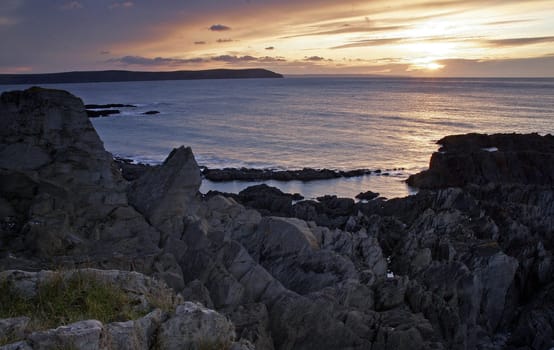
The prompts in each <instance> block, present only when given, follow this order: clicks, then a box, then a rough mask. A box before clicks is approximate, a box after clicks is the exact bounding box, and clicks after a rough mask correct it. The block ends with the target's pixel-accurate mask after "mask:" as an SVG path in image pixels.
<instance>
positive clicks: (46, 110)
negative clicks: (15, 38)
mask: <svg viewBox="0 0 554 350" xmlns="http://www.w3.org/2000/svg"><path fill="white" fill-rule="evenodd" d="M0 110H1V111H2V116H3V118H2V120H1V121H0V129H1V131H0V153H2V154H3V155H2V156H1V157H0V159H2V161H0V162H1V164H0V183H2V185H0V198H3V200H2V202H3V203H4V207H5V208H6V207H7V208H8V209H5V210H8V211H11V213H9V214H8V215H9V216H7V217H4V220H12V221H8V222H13V225H11V226H10V227H11V229H10V230H9V231H7V232H6V231H3V232H5V233H3V234H2V237H0V241H3V242H5V243H6V246H5V247H6V248H7V249H9V250H10V251H12V252H20V254H21V253H23V254H27V255H33V256H38V257H42V258H47V257H48V258H52V257H53V256H56V255H89V256H94V255H97V254H98V255H102V256H103V257H102V259H104V258H105V257H106V256H107V255H110V254H107V253H106V252H108V251H111V252H114V253H115V252H117V254H123V255H127V256H129V255H133V256H134V257H138V256H144V255H148V254H155V253H156V252H157V250H158V248H157V241H158V234H157V232H156V231H155V230H153V229H152V228H151V227H150V226H149V225H148V224H147V222H146V221H145V220H144V218H143V217H142V216H141V215H140V214H139V213H137V212H136V211H134V210H133V209H132V208H128V204H127V196H126V193H125V182H124V181H123V179H122V178H121V175H120V174H119V172H117V170H116V169H115V168H114V167H113V163H112V157H111V155H110V154H109V153H108V152H106V151H105V150H104V147H103V144H102V141H100V138H99V137H98V135H97V134H96V132H95V130H94V128H93V126H92V124H91V123H90V121H89V120H88V118H87V116H86V113H85V110H84V106H83V103H82V101H81V100H80V99H78V98H76V97H74V96H72V95H71V94H69V93H67V92H64V91H59V90H46V89H41V88H31V89H28V90H25V91H15V92H6V93H3V94H2V96H1V97H0ZM8 154H9V156H8ZM6 202H7V203H6ZM123 212H125V214H123ZM121 214H123V216H124V220H126V224H125V225H121V223H122V221H120V219H121V218H122V217H121ZM7 218H8V219H7ZM9 218H11V219H9ZM5 234H7V236H4V235H5ZM139 242H140V243H139ZM107 246H109V247H110V249H109V250H108V249H107ZM6 248H5V249H6ZM129 259H131V258H129ZM88 260H89V261H94V260H96V259H95V258H92V257H89V259H88Z"/></svg>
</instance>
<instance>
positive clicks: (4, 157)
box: [0, 89, 554, 350]
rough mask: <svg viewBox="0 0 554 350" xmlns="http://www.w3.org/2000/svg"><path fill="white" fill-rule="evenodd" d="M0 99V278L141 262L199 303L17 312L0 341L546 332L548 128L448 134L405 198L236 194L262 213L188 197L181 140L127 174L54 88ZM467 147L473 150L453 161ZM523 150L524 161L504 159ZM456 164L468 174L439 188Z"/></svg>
mask: <svg viewBox="0 0 554 350" xmlns="http://www.w3.org/2000/svg"><path fill="white" fill-rule="evenodd" d="M0 111H1V112H2V116H4V114H5V115H6V118H3V119H2V120H1V121H0V155H1V157H0V279H2V278H4V279H7V280H9V281H10V283H13V284H15V285H16V286H17V290H18V291H19V292H20V293H21V294H22V295H28V296H32V295H34V293H36V288H37V284H39V283H40V281H42V280H44V279H47V278H50V276H51V273H49V272H39V273H34V272H25V271H3V270H8V269H10V268H13V267H14V266H17V267H22V268H24V269H26V270H40V269H41V268H43V267H44V266H45V265H46V266H48V265H62V266H63V265H70V266H75V265H80V264H89V265H90V266H94V267H101V268H102V269H114V268H117V269H119V270H138V271H142V272H145V273H147V274H149V275H151V276H153V277H154V278H157V279H162V280H164V281H166V282H167V284H169V285H170V286H171V287H172V288H173V289H174V290H176V291H182V294H183V296H184V297H186V298H187V299H188V300H194V301H196V302H202V303H204V304H205V305H204V306H202V305H200V304H196V303H193V302H188V303H185V304H182V305H181V306H179V307H178V308H177V311H176V312H174V313H168V312H162V311H160V310H153V311H152V312H150V313H149V314H148V315H146V316H144V317H142V318H140V319H138V320H134V321H127V322H119V323H111V324H105V325H104V324H99V323H98V322H97V321H83V322H80V323H77V324H73V325H68V326H65V328H58V329H56V330H49V331H42V332H34V333H33V332H31V333H30V334H29V332H27V331H26V330H25V329H26V326H25V324H26V323H25V322H26V320H25V319H9V320H2V321H1V322H0V336H1V334H2V333H1V332H12V333H14V334H21V333H23V341H20V342H18V343H13V344H10V345H7V346H5V347H4V348H5V349H16V348H21V349H31V348H39V346H42V345H37V344H38V343H39V342H42V343H44V344H51V345H52V346H61V347H68V346H69V347H71V346H77V347H78V348H94V349H96V348H98V349H100V348H102V349H115V348H118V349H119V348H123V349H124V348H133V349H134V348H138V349H141V348H144V349H151V348H164V349H165V348H167V349H173V348H187V347H188V348H193V349H194V348H202V347H218V346H225V347H228V348H230V349H253V348H254V347H256V348H263V349H272V348H274V349H369V348H371V349H374V350H377V349H460V350H462V349H467V350H469V349H500V348H521V349H549V348H550V347H552V346H553V344H552V334H553V331H552V330H553V329H554V324H553V322H552V320H553V319H554V317H553V316H552V295H553V293H552V283H553V282H554V278H553V275H554V265H553V262H552V249H553V247H554V240H553V237H554V191H553V188H552V183H553V182H554V181H552V180H551V179H552V174H551V169H550V168H549V165H548V164H551V163H552V162H550V161H548V162H545V160H548V159H547V158H548V157H549V155H548V154H550V153H552V149H553V147H551V146H549V145H550V144H551V137H542V136H538V135H531V136H528V135H527V136H524V137H516V136H513V135H512V136H510V135H508V136H494V137H481V136H471V137H468V136H466V137H461V138H458V137H453V138H446V139H444V140H442V141H443V142H444V146H445V147H446V148H447V153H446V155H441V156H436V157H439V158H440V157H442V158H441V159H442V160H439V161H437V162H438V163H436V164H438V165H439V166H438V167H436V168H435V167H432V168H434V169H435V170H437V169H439V170H441V171H440V172H439V173H440V174H439V175H437V174H435V175H437V176H438V177H435V175H433V176H431V177H428V176H427V175H425V176H424V178H425V180H424V181H430V183H432V186H430V187H433V188H435V187H436V188H440V189H439V190H437V191H420V192H419V193H418V194H417V195H415V196H410V197H407V198H404V199H394V200H389V201H385V200H379V199H375V200H371V201H368V202H366V203H354V202H353V200H351V199H345V198H336V197H333V196H326V197H321V198H320V199H319V202H315V201H304V202H299V203H296V204H294V205H292V204H291V199H292V198H293V197H292V196H290V195H287V194H283V193H278V192H276V191H274V190H273V189H270V188H266V187H255V188H251V189H250V190H249V191H247V193H246V194H247V195H248V198H251V199H253V200H254V202H256V203H258V204H259V205H260V206H262V207H263V208H262V212H263V214H264V215H268V214H271V215H283V216H296V217H297V218H290V217H277V216H262V215H261V214H262V213H260V212H258V211H256V210H253V209H247V208H245V207H244V206H242V205H241V204H239V203H238V202H237V200H241V198H240V196H234V198H227V197H223V196H220V195H213V194H212V195H210V196H207V198H201V197H200V196H199V195H198V188H199V185H200V181H201V178H200V171H199V169H198V166H197V164H196V161H195V160H194V156H193V154H192V151H191V150H190V149H189V148H184V147H181V148H178V149H176V150H174V151H173V152H172V153H171V154H170V155H169V157H168V158H167V159H166V161H165V162H164V164H163V165H162V166H159V167H145V168H144V169H142V170H141V171H140V172H141V175H140V176H139V177H134V180H133V181H132V182H130V183H129V182H126V181H124V180H123V179H122V178H121V174H120V173H119V171H117V169H116V168H114V166H113V162H112V160H111V156H110V155H109V154H108V153H107V152H106V151H105V150H104V149H103V146H102V144H101V142H100V140H99V139H98V136H97V135H96V134H95V132H94V130H93V129H92V126H91V124H90V123H89V122H88V120H87V119H86V115H85V112H84V108H83V106H82V103H81V101H80V100H79V99H77V98H75V97H73V96H71V95H69V94H67V93H64V92H60V91H51V90H43V89H30V90H27V91H25V92H15V93H6V94H3V95H2V97H1V98H0ZM468 140H469V141H468ZM491 140H492V141H494V142H493V143H490V142H492V141H491ZM489 141H490V142H489ZM488 147H497V148H498V151H494V152H490V151H491V149H488V150H483V149H482V148H488ZM537 149H542V150H541V151H540V152H539V151H537ZM520 151H521V152H520ZM464 152H465V153H467V152H470V153H471V154H472V156H471V157H470V158H471V159H472V161H473V163H472V165H471V164H470V165H469V166H467V167H466V168H463V169H462V168H461V165H463V164H462V161H463V160H464V159H466V158H464V157H458V155H460V154H465V153H464ZM522 152H523V153H522ZM526 152H527V153H526ZM522 154H524V155H525V156H526V155H528V154H530V155H532V157H530V158H529V159H527V160H526V159H525V157H523V158H521V157H520V158H521V159H520V158H518V163H517V164H515V163H514V164H515V167H511V163H512V160H514V159H515V158H514V157H516V158H517V157H519V156H521V155H522ZM544 154H547V157H546V158H544V157H543V155H544ZM452 155H455V156H452ZM451 156H452V157H453V158H452V159H454V160H452V163H451V162H450V160H449V159H451ZM541 157H542V158H541ZM443 158H444V159H443ZM437 159H438V158H437ZM543 161H544V162H545V164H539V163H541V162H543ZM445 169H446V170H445ZM549 169H550V170H549ZM443 170H444V171H445V172H442V171H443ZM462 170H463V171H462ZM476 173H478V174H477V175H479V176H480V177H479V178H478V181H472V182H473V184H470V182H471V181H466V180H467V178H466V177H464V176H466V175H467V176H469V175H471V176H473V175H475V174H476ZM468 174H469V175H468ZM527 175H529V176H527ZM543 175H544V176H543ZM460 177H461V178H462V180H463V181H462V182H460V183H463V185H464V187H463V188H442V187H443V186H446V185H449V184H454V182H455V181H458V180H459V179H460ZM525 179H528V181H527V180H525ZM443 180H444V181H443ZM539 180H540V181H539ZM422 181H423V180H422ZM453 181H454V182H453ZM491 181H492V182H491ZM489 182H490V183H489ZM485 183H487V184H486V185H485ZM456 184H457V182H456ZM538 184H540V185H538ZM258 188H260V189H263V190H264V191H267V192H270V193H272V197H271V198H277V200H275V201H273V200H272V199H268V198H265V197H264V196H261V195H260V194H259V193H257V192H256V191H257V189H258ZM243 197H244V196H243ZM258 204H257V205H258ZM253 206H254V205H253ZM299 218H302V219H299ZM304 220H313V221H304ZM84 271H89V270H84ZM84 271H83V273H85V272H84ZM86 273H97V274H99V275H101V276H102V278H103V279H104V280H105V281H107V282H109V283H112V284H114V285H118V286H120V287H121V288H123V289H124V290H125V291H126V292H127V293H128V294H129V295H131V296H133V300H134V302H135V303H136V305H137V307H139V308H142V310H143V311H146V312H148V311H151V305H150V304H148V299H147V298H146V297H145V293H148V292H149V291H152V290H158V291H161V290H160V289H156V288H158V287H156V286H158V282H155V279H152V278H147V277H145V276H144V275H141V274H138V273H136V272H125V271H116V270H108V271H102V272H98V270H90V271H89V272H86ZM164 288H165V287H164ZM205 306H208V307H210V308H215V309H216V310H217V311H219V312H220V313H219V312H216V311H215V310H210V309H207V308H206V307H205ZM237 337H238V338H240V339H239V340H238V341H235V338H237ZM45 346H46V345H45Z"/></svg>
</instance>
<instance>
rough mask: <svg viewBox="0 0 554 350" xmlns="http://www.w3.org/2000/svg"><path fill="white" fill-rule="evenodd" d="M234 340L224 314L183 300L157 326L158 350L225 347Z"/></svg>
mask: <svg viewBox="0 0 554 350" xmlns="http://www.w3.org/2000/svg"><path fill="white" fill-rule="evenodd" d="M234 339H235V331H234V327H233V324H232V323H231V322H230V321H229V320H228V319H227V318H225V316H223V315H221V314H218V313H217V312H215V311H213V310H210V309H207V308H205V307H203V306H202V305H200V304H196V303H192V302H186V303H185V304H183V305H179V306H178V307H177V309H176V310H175V314H174V315H172V316H171V317H170V318H169V319H168V320H167V321H166V322H164V323H163V324H162V325H161V327H160V332H159V334H158V344H157V346H158V348H159V349H160V350H172V349H175V350H180V349H183V348H184V349H189V348H190V349H201V348H202V346H204V347H212V348H225V347H227V346H230V345H231V343H232V342H233V341H234Z"/></svg>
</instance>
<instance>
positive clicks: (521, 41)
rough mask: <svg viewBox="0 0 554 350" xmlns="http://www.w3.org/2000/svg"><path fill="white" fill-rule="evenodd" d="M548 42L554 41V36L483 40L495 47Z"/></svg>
mask: <svg viewBox="0 0 554 350" xmlns="http://www.w3.org/2000/svg"><path fill="white" fill-rule="evenodd" d="M550 42H554V36H540V37H530V38H509V39H496V40H486V41H485V43H486V44H488V45H490V46H495V47H505V46H523V45H532V44H542V43H550Z"/></svg>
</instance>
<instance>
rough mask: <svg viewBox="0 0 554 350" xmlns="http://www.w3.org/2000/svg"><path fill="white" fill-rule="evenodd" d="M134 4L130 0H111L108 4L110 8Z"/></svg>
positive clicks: (126, 6) (127, 6) (128, 6)
mask: <svg viewBox="0 0 554 350" xmlns="http://www.w3.org/2000/svg"><path fill="white" fill-rule="evenodd" d="M133 6H135V3H134V2H132V1H117V2H113V3H111V4H110V6H108V7H109V8H110V9H117V8H130V7H133Z"/></svg>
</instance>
